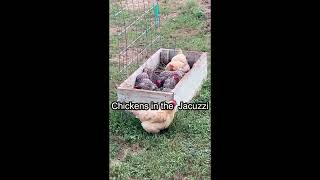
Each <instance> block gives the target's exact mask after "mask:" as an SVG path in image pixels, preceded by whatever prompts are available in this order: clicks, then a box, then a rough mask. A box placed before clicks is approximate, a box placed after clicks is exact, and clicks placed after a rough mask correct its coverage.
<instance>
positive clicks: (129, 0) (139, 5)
mask: <svg viewBox="0 0 320 180" xmlns="http://www.w3.org/2000/svg"><path fill="white" fill-rule="evenodd" d="M110 3H111V4H110V10H109V18H110V21H109V22H110V36H111V37H110V39H109V40H110V42H109V44H111V46H110V48H109V49H110V51H111V52H110V57H109V60H110V61H113V62H114V63H117V65H118V67H119V71H120V72H122V71H128V67H129V66H130V65H132V64H133V63H134V64H137V65H139V64H142V63H143V62H144V61H145V60H146V59H147V58H148V57H149V56H150V55H151V54H153V53H154V52H155V51H156V50H157V49H159V48H160V47H161V36H160V8H159V4H158V1H156V0H118V1H116V0H114V1H111V2H110Z"/></svg>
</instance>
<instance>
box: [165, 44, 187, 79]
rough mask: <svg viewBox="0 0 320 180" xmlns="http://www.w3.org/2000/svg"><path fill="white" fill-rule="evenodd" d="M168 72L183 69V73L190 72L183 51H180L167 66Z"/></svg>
mask: <svg viewBox="0 0 320 180" xmlns="http://www.w3.org/2000/svg"><path fill="white" fill-rule="evenodd" d="M165 69H166V70H168V71H176V70H179V69H181V70H182V71H183V72H185V73H186V72H188V71H189V70H190V66H189V64H188V61H187V57H186V56H185V55H184V54H182V50H181V49H180V50H179V51H178V53H177V55H175V56H174V57H173V58H172V59H171V61H170V62H169V63H168V64H167V66H166V68H165Z"/></svg>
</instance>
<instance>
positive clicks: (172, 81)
mask: <svg viewBox="0 0 320 180" xmlns="http://www.w3.org/2000/svg"><path fill="white" fill-rule="evenodd" d="M178 82H179V77H178V75H176V74H174V75H173V76H172V77H170V78H168V79H166V80H165V81H164V83H163V88H169V89H173V88H174V87H175V86H176V84H178Z"/></svg>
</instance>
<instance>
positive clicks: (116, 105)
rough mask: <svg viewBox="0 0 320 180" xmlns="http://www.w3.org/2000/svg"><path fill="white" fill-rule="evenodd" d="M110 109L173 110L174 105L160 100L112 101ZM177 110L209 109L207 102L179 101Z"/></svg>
mask: <svg viewBox="0 0 320 180" xmlns="http://www.w3.org/2000/svg"><path fill="white" fill-rule="evenodd" d="M111 109H113V110H148V109H151V110H159V109H161V110H173V109H174V105H173V104H172V103H166V102H160V103H154V102H151V103H133V102H131V101H130V102H129V103H126V102H119V101H116V102H112V103H111ZM178 109H179V110H209V102H206V103H184V102H182V101H181V102H180V105H179V106H178Z"/></svg>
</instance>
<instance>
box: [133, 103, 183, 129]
mask: <svg viewBox="0 0 320 180" xmlns="http://www.w3.org/2000/svg"><path fill="white" fill-rule="evenodd" d="M169 103H171V104H173V106H174V107H175V106H176V101H175V100H172V101H169ZM176 111H177V108H176V107H175V108H174V109H173V110H161V109H159V110H151V109H149V110H132V111H131V112H132V113H133V114H134V115H135V116H136V118H138V119H139V120H140V121H141V125H142V127H143V129H144V130H145V131H147V132H149V133H159V132H160V130H163V129H166V128H168V127H169V125H170V124H171V123H172V121H173V119H174V115H175V113H176Z"/></svg>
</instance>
